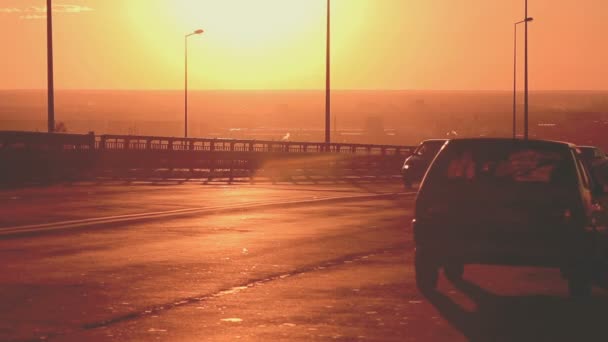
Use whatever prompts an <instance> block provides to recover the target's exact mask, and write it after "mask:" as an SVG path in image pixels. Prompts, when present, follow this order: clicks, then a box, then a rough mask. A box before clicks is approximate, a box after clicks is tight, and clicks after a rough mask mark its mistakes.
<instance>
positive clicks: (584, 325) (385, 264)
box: [0, 182, 608, 341]
mask: <svg viewBox="0 0 608 342" xmlns="http://www.w3.org/2000/svg"><path fill="white" fill-rule="evenodd" d="M399 192H401V186H400V184H397V183H395V184H393V183H371V182H360V183H354V184H345V183H327V184H309V185H294V184H291V183H285V184H276V185H270V184H258V185H206V186H201V185H198V184H194V183H187V184H181V185H175V184H170V185H167V184H165V185H160V184H156V185H154V184H138V185H125V184H117V183H115V184H110V183H105V184H75V185H71V186H52V187H47V188H29V189H21V190H4V191H2V192H0V232H2V231H5V232H6V231H7V229H12V233H11V234H5V235H3V236H2V239H1V240H0V258H1V260H2V263H1V264H0V340H2V341H11V340H14V341H20V340H52V341H150V340H162V341H232V340H239V341H261V340H269V341H276V340H284V341H298V340H300V341H311V340H319V341H322V340H332V341H333V340H343V341H353V340H359V341H403V340H415V341H421V340H422V341H426V340H437V341H445V340H456V341H458V340H484V341H485V340H494V341H495V340H605V339H606V337H607V335H608V332H606V331H605V328H604V326H605V317H606V315H605V311H606V308H607V307H608V306H607V304H608V303H607V301H606V298H605V293H604V292H603V291H602V290H600V289H596V292H595V293H594V297H593V300H592V301H589V302H574V301H571V300H569V299H568V298H567V291H566V284H565V282H564V281H563V280H561V279H560V276H559V272H558V271H555V270H545V269H534V268H510V267H501V268H498V267H481V266H470V267H467V269H466V272H465V279H466V281H465V282H463V283H460V284H452V283H450V282H448V281H447V280H445V279H443V278H442V279H441V280H440V285H439V289H440V291H439V293H437V294H434V295H430V296H429V297H428V298H427V297H424V296H422V295H421V294H419V292H418V291H417V289H416V287H415V282H414V279H413V268H412V256H413V254H412V248H413V242H412V236H411V232H410V230H409V221H410V220H411V215H412V204H413V199H414V195H413V194H412V193H410V194H408V193H400V194H396V193H399ZM383 194H386V195H383ZM159 213H165V214H166V215H164V216H163V215H160V216H158V215H159ZM167 213H169V214H167ZM134 214H139V215H140V216H133V215H134ZM154 215H157V216H154ZM110 219H111V220H110ZM95 220H98V221H95ZM66 221H70V222H71V223H70V222H66ZM91 222H92V223H91ZM44 224H50V225H44ZM24 226H28V227H40V226H43V227H54V230H52V231H50V232H30V233H29V234H25V235H24V234H15V233H18V232H19V227H24Z"/></svg>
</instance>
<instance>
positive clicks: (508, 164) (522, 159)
mask: <svg viewBox="0 0 608 342" xmlns="http://www.w3.org/2000/svg"><path fill="white" fill-rule="evenodd" d="M592 184H593V183H592V181H591V179H590V176H589V173H588V170H587V169H586V167H585V166H584V164H583V161H582V158H581V155H580V153H579V151H578V149H577V148H576V146H574V145H572V144H568V143H559V142H551V141H543V140H513V139H455V140H450V141H448V142H447V143H446V144H445V145H444V147H443V149H441V151H440V152H439V153H438V154H437V157H436V158H435V160H434V161H433V163H432V165H431V166H430V167H429V170H428V172H427V174H426V176H425V178H424V180H423V182H422V184H421V185H420V188H419V190H418V196H417V198H416V207H415V212H414V217H415V218H414V220H413V221H412V223H413V224H412V226H413V233H414V241H415V245H416V252H415V262H414V264H415V271H416V282H417V285H418V287H419V289H420V290H421V291H422V292H425V291H431V290H433V289H434V288H435V287H436V285H437V279H438V271H439V269H440V268H443V270H444V273H445V275H446V276H447V277H448V279H452V280H458V279H461V278H462V276H463V273H464V267H465V265H466V264H496V265H522V266H540V267H557V268H559V269H560V270H561V271H562V275H563V276H564V277H565V278H566V279H567V280H568V288H569V292H570V294H571V296H588V295H590V294H591V284H592V280H593V279H595V277H596V275H597V274H598V273H597V271H598V270H600V269H601V268H600V267H599V266H598V265H605V260H604V259H605V257H606V252H607V251H608V249H607V248H606V247H607V246H608V243H606V241H608V240H607V239H606V238H607V236H606V235H605V234H606V232H605V229H604V230H602V229H595V226H594V224H595V221H594V216H595V215H596V212H597V211H598V205H597V203H596V201H595V198H597V197H599V196H600V195H601V194H602V191H603V190H602V189H599V188H597V187H593V185H592Z"/></svg>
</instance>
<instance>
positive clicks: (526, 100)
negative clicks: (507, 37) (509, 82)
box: [524, 0, 529, 140]
mask: <svg viewBox="0 0 608 342" xmlns="http://www.w3.org/2000/svg"><path fill="white" fill-rule="evenodd" d="M525 6H526V10H525V13H524V18H526V19H524V27H525V38H524V39H525V44H524V51H525V52H524V63H525V66H524V82H525V83H524V139H525V140H528V21H529V20H527V19H528V18H529V17H528V0H526V1H525Z"/></svg>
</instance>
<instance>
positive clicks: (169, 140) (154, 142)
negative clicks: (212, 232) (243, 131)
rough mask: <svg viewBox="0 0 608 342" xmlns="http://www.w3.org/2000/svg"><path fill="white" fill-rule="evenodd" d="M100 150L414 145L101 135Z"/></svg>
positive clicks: (357, 149)
mask: <svg viewBox="0 0 608 342" xmlns="http://www.w3.org/2000/svg"><path fill="white" fill-rule="evenodd" d="M95 148H96V149H98V150H147V151H208V152H213V151H216V152H289V153H319V152H330V153H348V154H363V155H409V154H411V152H412V151H413V147H412V146H399V145H371V144H370V145H368V144H343V143H330V144H325V143H315V142H294V141H264V140H238V139H208V138H178V137H157V136H132V135H109V134H105V135H99V136H96V137H95Z"/></svg>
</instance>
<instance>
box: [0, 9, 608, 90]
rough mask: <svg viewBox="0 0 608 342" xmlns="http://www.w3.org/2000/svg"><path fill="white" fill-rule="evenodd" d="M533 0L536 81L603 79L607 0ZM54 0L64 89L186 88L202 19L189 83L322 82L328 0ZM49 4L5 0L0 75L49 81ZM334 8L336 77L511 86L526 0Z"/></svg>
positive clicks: (375, 83) (0, 82)
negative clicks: (515, 30)
mask: <svg viewBox="0 0 608 342" xmlns="http://www.w3.org/2000/svg"><path fill="white" fill-rule="evenodd" d="M529 2H530V7H529V12H530V15H531V16H533V17H534V18H535V21H534V22H533V23H531V24H530V87H531V89H532V90H541V89H542V90H553V89H555V90H563V89H568V90H608V62H607V61H608V40H607V37H608V20H605V18H606V16H607V13H608V1H606V0H530V1H529ZM54 3H55V4H56V5H63V6H58V8H57V12H56V14H55V15H54V23H55V34H54V37H55V75H56V79H55V85H56V87H57V88H58V89H182V88H183V72H184V71H183V67H184V66H183V59H184V46H183V45H184V38H183V37H184V34H186V33H188V32H191V31H193V30H195V29H198V28H203V29H205V31H206V32H205V33H204V34H203V35H201V36H192V37H190V38H189V40H188V42H189V48H190V53H189V58H190V62H189V67H190V72H189V77H190V88H191V89H320V88H323V87H324V62H325V60H324V53H325V50H324V43H325V42H324V39H325V38H324V37H325V36H324V34H325V26H324V25H325V23H324V20H325V0H67V2H64V1H63V0H54ZM44 5H45V1H44V0H0V46H1V47H2V48H1V50H0V51H2V52H1V54H0V75H2V76H1V77H0V89H31V88H36V89H44V88H45V87H46V45H45V44H46V43H45V42H46V40H45V29H46V27H45V19H44V18H43V14H44V11H43V7H44ZM67 5H69V6H67ZM332 10H333V13H332V20H333V22H332V29H333V35H332V39H333V51H332V68H333V69H332V83H333V87H334V88H340V89H439V90H485V89H492V90H496V89H504V90H508V89H511V87H512V77H513V71H512V65H513V64H512V63H513V23H514V22H515V21H518V20H520V19H522V18H523V0H521V1H520V0H517V1H515V0H492V1H488V0H425V1H420V0H332ZM520 28H521V30H520V33H523V26H520ZM520 38H521V39H520V42H521V43H523V35H520ZM520 51H523V44H521V45H520ZM521 57H523V55H522V56H521ZM519 61H520V65H523V63H521V62H523V58H520V59H519ZM521 75H522V76H523V70H521ZM521 79H522V78H520V80H521ZM520 84H523V83H521V82H520Z"/></svg>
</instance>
